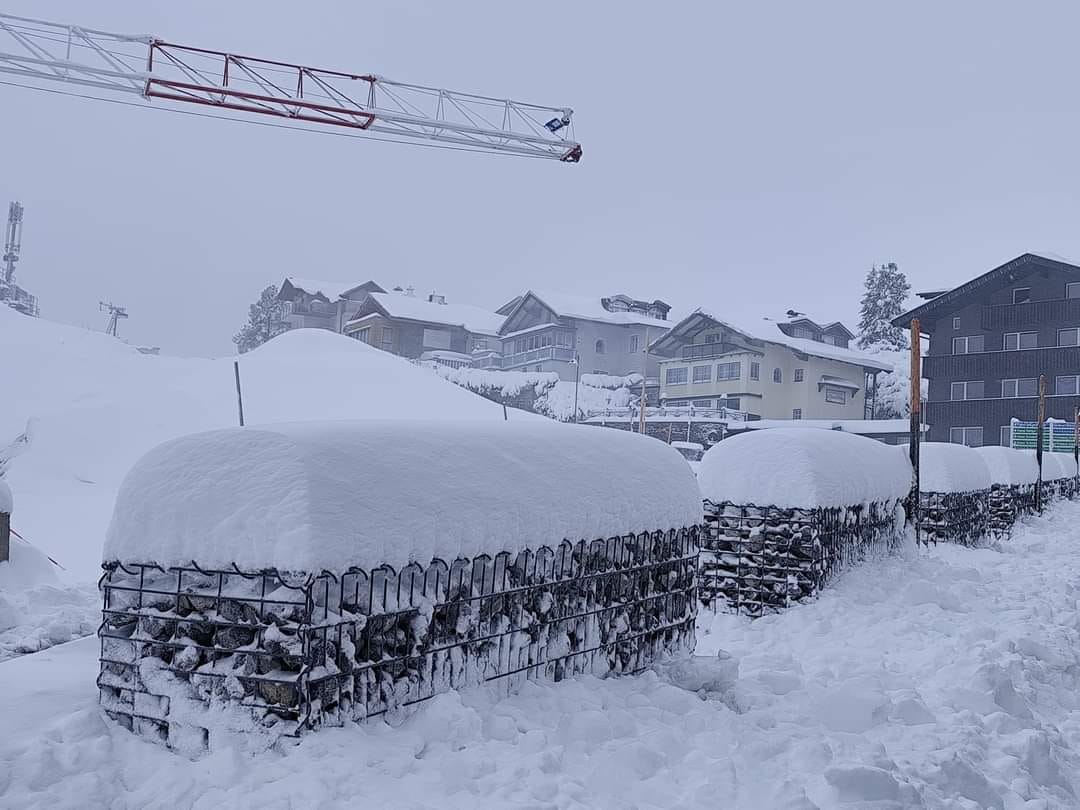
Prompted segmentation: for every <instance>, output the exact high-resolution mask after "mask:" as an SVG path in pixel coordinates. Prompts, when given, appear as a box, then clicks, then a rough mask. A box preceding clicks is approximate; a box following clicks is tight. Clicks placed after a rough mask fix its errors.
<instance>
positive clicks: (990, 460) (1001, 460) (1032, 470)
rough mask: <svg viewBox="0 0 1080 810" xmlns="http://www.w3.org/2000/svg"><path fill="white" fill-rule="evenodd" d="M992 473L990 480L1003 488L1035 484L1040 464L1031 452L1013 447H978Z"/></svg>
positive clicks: (976, 450)
mask: <svg viewBox="0 0 1080 810" xmlns="http://www.w3.org/2000/svg"><path fill="white" fill-rule="evenodd" d="M975 452H976V453H978V454H979V455H980V456H982V460H983V461H984V462H986V467H987V469H989V471H990V480H991V481H992V482H993V483H995V484H1001V485H1002V486H1013V485H1022V484H1034V483H1035V482H1036V481H1037V480H1038V479H1039V463H1038V462H1037V461H1036V460H1035V453H1034V452H1032V451H1030V450H1014V449H1013V448H1011V447H976V448H975Z"/></svg>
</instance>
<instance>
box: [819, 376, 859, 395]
mask: <svg viewBox="0 0 1080 810" xmlns="http://www.w3.org/2000/svg"><path fill="white" fill-rule="evenodd" d="M818 385H835V386H836V387H837V388H850V389H852V390H853V391H858V390H859V389H860V388H861V387H862V386H860V385H859V384H858V383H857V382H853V381H852V380H848V379H845V378H844V377H834V376H833V375H832V374H822V375H821V379H820V380H818Z"/></svg>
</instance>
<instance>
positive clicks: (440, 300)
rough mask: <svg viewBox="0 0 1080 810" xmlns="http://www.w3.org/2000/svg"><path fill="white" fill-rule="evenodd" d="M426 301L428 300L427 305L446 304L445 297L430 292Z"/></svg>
mask: <svg viewBox="0 0 1080 810" xmlns="http://www.w3.org/2000/svg"><path fill="white" fill-rule="evenodd" d="M427 300H428V303H430V304H445V303H446V296H445V295H438V294H436V293H434V292H432V293H431V295H429V296H428V297H427Z"/></svg>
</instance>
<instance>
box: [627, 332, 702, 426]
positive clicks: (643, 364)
mask: <svg viewBox="0 0 1080 810" xmlns="http://www.w3.org/2000/svg"><path fill="white" fill-rule="evenodd" d="M643 358H644V359H643V360H642V361H641V422H640V423H639V425H638V433H640V434H641V435H642V436H644V435H645V375H646V374H647V373H648V371H649V325H648V324H645V350H644V352H643ZM686 440H687V441H690V429H689V428H687V435H686Z"/></svg>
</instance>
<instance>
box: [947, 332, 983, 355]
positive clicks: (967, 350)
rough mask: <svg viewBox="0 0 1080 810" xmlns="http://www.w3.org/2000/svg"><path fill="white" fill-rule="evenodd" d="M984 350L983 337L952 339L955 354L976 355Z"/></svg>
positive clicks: (973, 336)
mask: <svg viewBox="0 0 1080 810" xmlns="http://www.w3.org/2000/svg"><path fill="white" fill-rule="evenodd" d="M982 350H983V336H982V335H972V336H971V337H956V338H953V339H952V353H953V354H976V353H977V352H981V351H982Z"/></svg>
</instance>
